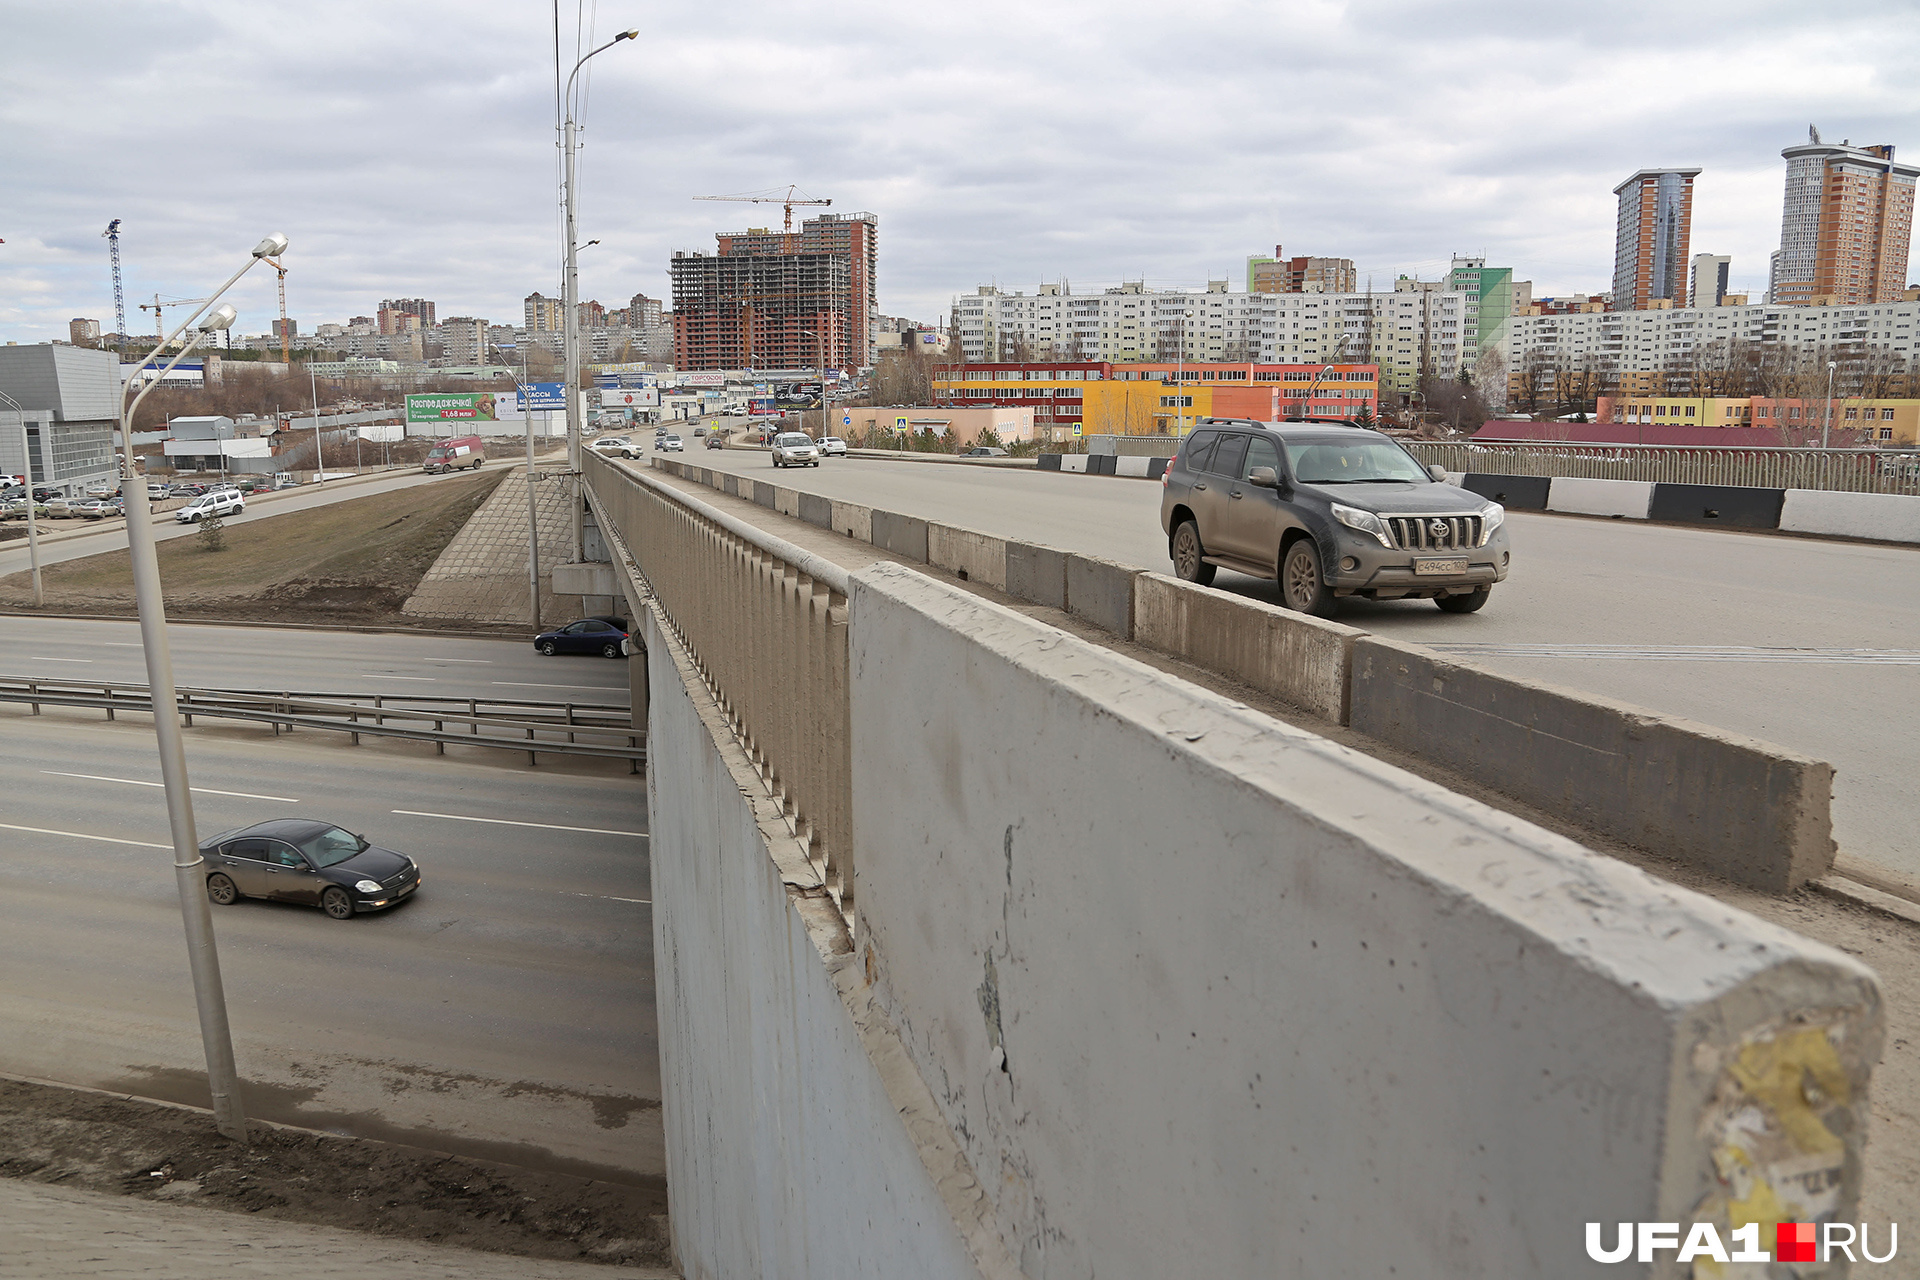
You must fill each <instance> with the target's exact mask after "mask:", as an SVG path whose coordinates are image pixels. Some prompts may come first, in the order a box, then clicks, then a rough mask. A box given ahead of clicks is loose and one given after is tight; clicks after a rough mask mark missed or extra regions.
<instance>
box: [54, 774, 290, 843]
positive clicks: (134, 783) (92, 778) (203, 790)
mask: <svg viewBox="0 0 1920 1280" xmlns="http://www.w3.org/2000/svg"><path fill="white" fill-rule="evenodd" d="M40 772H42V773H44V774H47V775H48V776H49V777H54V778H85V779H86V780H87V781H88V782H124V783H126V784H127V785H128V786H130V787H164V786H166V785H167V784H166V783H164V782H143V781H141V780H140V779H139V778H104V777H102V776H100V775H99V774H97V773H62V772H61V771H60V770H58V769H42V770H41V771H40ZM187 790H189V791H198V792H199V793H200V794H201V795H203V796H237V797H239V798H240V799H242V800H278V801H279V802H280V803H281V804H299V803H300V802H299V801H298V800H295V799H293V798H292V797H291V796H257V795H254V794H253V793H252V792H251V791H215V790H214V789H213V788H212V787H188V788H187ZM168 847H169V848H171V847H172V846H168Z"/></svg>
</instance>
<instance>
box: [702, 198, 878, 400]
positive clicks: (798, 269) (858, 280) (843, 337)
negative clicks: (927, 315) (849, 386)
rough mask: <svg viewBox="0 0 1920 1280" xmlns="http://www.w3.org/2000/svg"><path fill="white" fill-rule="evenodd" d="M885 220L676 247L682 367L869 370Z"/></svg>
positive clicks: (836, 218) (824, 220) (841, 218)
mask: <svg viewBox="0 0 1920 1280" xmlns="http://www.w3.org/2000/svg"><path fill="white" fill-rule="evenodd" d="M879 225H880V219H879V218H877V217H876V216H874V215H873V214H871V213H832V214H823V215H821V216H820V217H817V218H808V219H807V220H806V221H805V222H804V223H802V224H801V229H800V231H799V232H797V233H796V232H791V231H779V232H776V231H770V230H768V229H766V228H764V227H755V228H750V229H749V230H746V231H742V232H735V233H731V234H721V235H718V236H716V237H715V240H716V241H717V242H718V245H719V252H718V253H717V254H715V255H713V256H709V255H707V254H704V253H686V252H682V251H676V252H675V253H674V255H673V262H672V266H671V270H672V274H673V325H674V361H675V363H676V364H678V365H679V366H680V367H681V368H682V369H727V368H762V369H765V368H805V367H807V366H810V365H818V364H823V363H824V364H825V365H826V366H827V367H829V368H835V369H861V368H866V367H868V366H871V365H872V364H873V362H874V358H875V346H874V337H873V316H874V313H875V311H876V309H877V303H878V272H879V247H878V234H879Z"/></svg>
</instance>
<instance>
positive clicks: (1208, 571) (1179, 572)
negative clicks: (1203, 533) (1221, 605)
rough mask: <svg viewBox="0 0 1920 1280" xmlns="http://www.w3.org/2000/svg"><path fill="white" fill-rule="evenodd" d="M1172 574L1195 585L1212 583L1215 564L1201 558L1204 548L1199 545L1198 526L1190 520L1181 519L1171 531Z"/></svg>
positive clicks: (1204, 551)
mask: <svg viewBox="0 0 1920 1280" xmlns="http://www.w3.org/2000/svg"><path fill="white" fill-rule="evenodd" d="M1171 554H1172V556H1173V574H1174V576H1175V577H1176V578H1179V579H1180V581H1182V582H1191V583H1192V584H1193V585H1194V586H1196V587H1207V586H1212V585H1213V575H1214V572H1215V566H1213V565H1210V564H1208V563H1207V562H1206V561H1205V560H1203V559H1201V557H1202V556H1204V555H1206V548H1205V547H1203V546H1201V545H1200V526H1199V525H1198V524H1196V523H1194V522H1193V521H1191V520H1182V521H1181V522H1180V526H1179V527H1178V528H1176V529H1175V530H1174V531H1173V546H1172V549H1171Z"/></svg>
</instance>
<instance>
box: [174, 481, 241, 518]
mask: <svg viewBox="0 0 1920 1280" xmlns="http://www.w3.org/2000/svg"><path fill="white" fill-rule="evenodd" d="M246 509H247V500H246V499H245V498H243V497H241V496H240V491H239V490H238V489H215V490H214V491H213V492H211V493H203V494H201V495H200V496H199V497H197V498H195V499H194V500H193V501H192V502H189V503H188V504H187V505H186V506H184V507H182V508H180V509H179V510H178V511H176V512H174V513H173V518H174V519H175V520H178V521H179V522H180V523H181V524H198V523H199V522H200V521H202V520H205V519H206V518H207V517H209V516H220V517H222V518H223V519H224V518H225V517H227V516H237V515H239V514H240V513H241V512H242V511H245V510H246Z"/></svg>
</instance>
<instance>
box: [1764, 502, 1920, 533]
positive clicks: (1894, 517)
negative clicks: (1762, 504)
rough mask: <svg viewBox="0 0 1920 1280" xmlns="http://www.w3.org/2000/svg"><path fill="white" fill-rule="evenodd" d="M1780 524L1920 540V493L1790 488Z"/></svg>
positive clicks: (1791, 528)
mask: <svg viewBox="0 0 1920 1280" xmlns="http://www.w3.org/2000/svg"><path fill="white" fill-rule="evenodd" d="M1780 527H1781V528H1782V529H1786V530H1789V531H1790V532H1793V533H1819V534H1825V535H1827V536H1829V537H1836V538H1872V539H1875V540H1877V541H1881V542H1920V497H1910V496H1908V495H1906V494H1900V493H1832V492H1828V491H1826V490H1822V489H1788V490H1787V491H1786V495H1785V500H1784V502H1783V503H1782V505H1781V508H1780Z"/></svg>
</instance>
